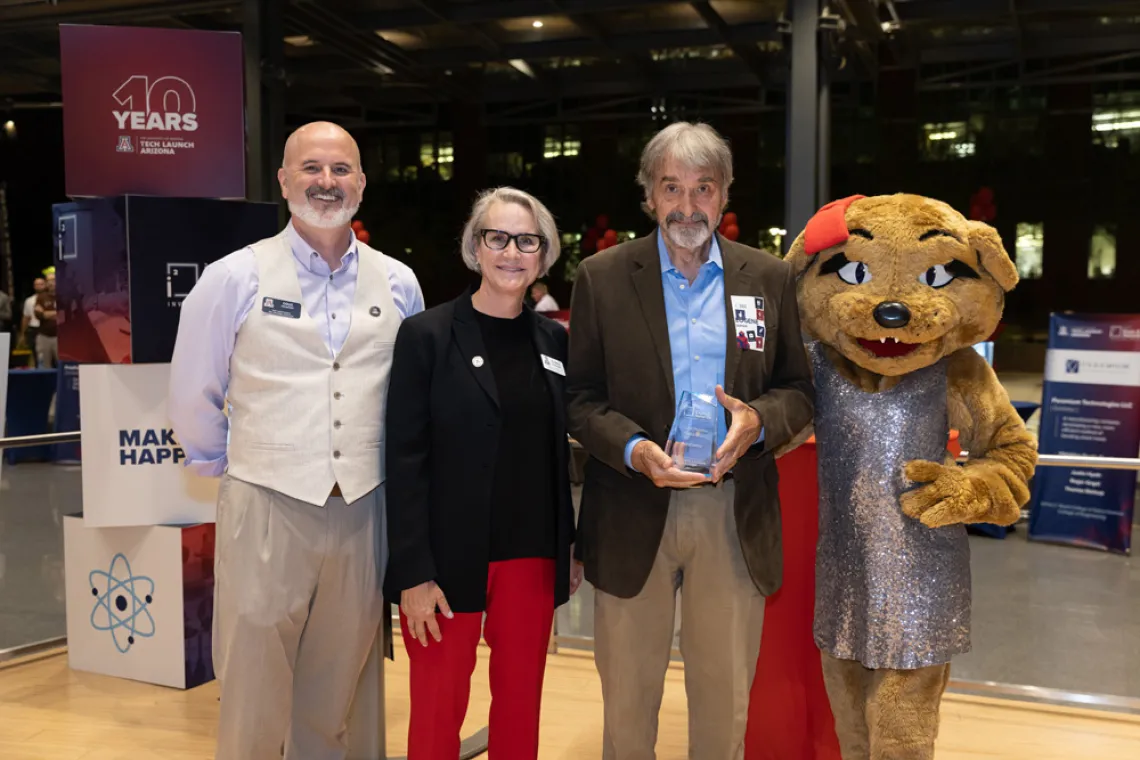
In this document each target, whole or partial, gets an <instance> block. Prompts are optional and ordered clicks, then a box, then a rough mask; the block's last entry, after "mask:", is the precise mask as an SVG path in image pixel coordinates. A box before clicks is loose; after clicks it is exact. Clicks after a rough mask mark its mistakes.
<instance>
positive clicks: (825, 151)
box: [815, 72, 831, 208]
mask: <svg viewBox="0 0 1140 760" xmlns="http://www.w3.org/2000/svg"><path fill="white" fill-rule="evenodd" d="M816 114H817V118H818V119H819V124H818V126H817V128H818V135H819V138H818V141H817V142H818V150H817V151H816V154H815V156H816V163H817V164H818V167H817V170H818V177H819V179H818V180H817V182H816V187H815V193H816V198H815V205H816V208H819V207H820V206H822V205H824V204H825V203H828V202H830V201H831V82H830V81H829V78H828V76H827V73H826V72H821V73H820V76H819V109H818V111H817V112H816Z"/></svg>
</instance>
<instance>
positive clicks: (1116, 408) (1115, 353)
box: [1029, 314, 1140, 554]
mask: <svg viewBox="0 0 1140 760" xmlns="http://www.w3.org/2000/svg"><path fill="white" fill-rule="evenodd" d="M1038 450H1039V451H1040V452H1041V453H1042V454H1063V455H1078V456H1090V457H1125V458H1134V457H1136V455H1137V453H1138V450H1140V315H1136V314H1054V315H1053V316H1052V318H1051V322H1050V336H1049V350H1048V352H1047V353H1046V357H1045V385H1044V389H1043V391H1042V412H1041V430H1040V434H1039V444H1038ZM1135 495H1136V473H1135V472H1134V471H1128V470H1106V469H1102V468H1097V467H1040V468H1038V470H1037V474H1036V475H1035V476H1034V479H1033V501H1032V511H1031V513H1030V520H1029V537H1030V538H1031V539H1035V540H1040V541H1049V542H1054V543H1063V544H1070V545H1073V546H1083V547H1087V548H1092V549H1101V550H1105V551H1111V552H1117V553H1121V554H1128V553H1130V551H1131V548H1132V515H1133V511H1134V509H1135Z"/></svg>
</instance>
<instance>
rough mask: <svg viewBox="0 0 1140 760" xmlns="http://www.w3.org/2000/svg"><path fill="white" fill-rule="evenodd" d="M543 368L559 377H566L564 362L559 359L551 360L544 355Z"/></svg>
mask: <svg viewBox="0 0 1140 760" xmlns="http://www.w3.org/2000/svg"><path fill="white" fill-rule="evenodd" d="M542 366H544V367H546V368H547V369H548V370H550V371H551V372H556V373H558V374H559V375H562V377H566V370H565V368H564V367H563V366H562V362H560V361H558V360H557V359H551V358H550V357H549V356H547V355H546V354H543V355H542Z"/></svg>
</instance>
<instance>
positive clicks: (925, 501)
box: [900, 460, 986, 528]
mask: <svg viewBox="0 0 1140 760" xmlns="http://www.w3.org/2000/svg"><path fill="white" fill-rule="evenodd" d="M905 473H906V477H907V478H909V479H910V480H911V481H913V482H915V483H925V484H926V485H922V486H919V487H918V488H915V489H914V490H912V491H908V492H906V493H904V494H903V495H902V499H901V500H900V501H901V506H902V511H903V514H905V515H907V516H908V517H913V518H914V519H916V520H920V521H921V522H922V524H923V525H925V526H926V527H928V528H942V527H945V526H947V525H957V524H959V523H969V522H975V521H976V516H977V515H979V514H982V513H984V512H985V511H986V504H985V503H984V501H985V499H984V498H982V497H980V494H979V493H978V489H977V488H976V487H975V485H976V484H975V483H974V482H973V479H972V478H971V477H970V476H969V475H968V474H967V473H966V472H965V471H964V470H963V469H962V468H961V467H958V466H957V465H944V464H938V463H937V462H927V461H922V460H916V461H913V462H908V463H907V465H906V469H905Z"/></svg>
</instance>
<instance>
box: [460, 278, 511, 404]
mask: <svg viewBox="0 0 1140 760" xmlns="http://www.w3.org/2000/svg"><path fill="white" fill-rule="evenodd" d="M452 332H453V333H454V334H455V342H456V344H457V345H458V346H459V353H460V354H462V356H463V359H464V363H465V364H466V365H467V368H468V369H469V370H471V373H472V374H473V375H475V379H476V380H478V381H479V385H480V386H482V388H483V390H484V391H485V392H486V393H487V395H488V396H489V397H490V398H491V401H492V402H493V403H494V404H495V408H496V409H498V408H499V393H498V391H497V390H496V388H495V375H494V374H493V373H492V372H491V362H489V361H488V360H487V349H486V347H485V346H484V345H483V333H482V332H480V330H479V323H478V322H476V321H475V307H474V306H472V305H471V290H470V289H468V290H467V292H466V293H464V294H463V295H462V296H461V297H460V298H459V299H458V300H456V302H455V319H454V321H453V322H452ZM476 365H478V366H476Z"/></svg>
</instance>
